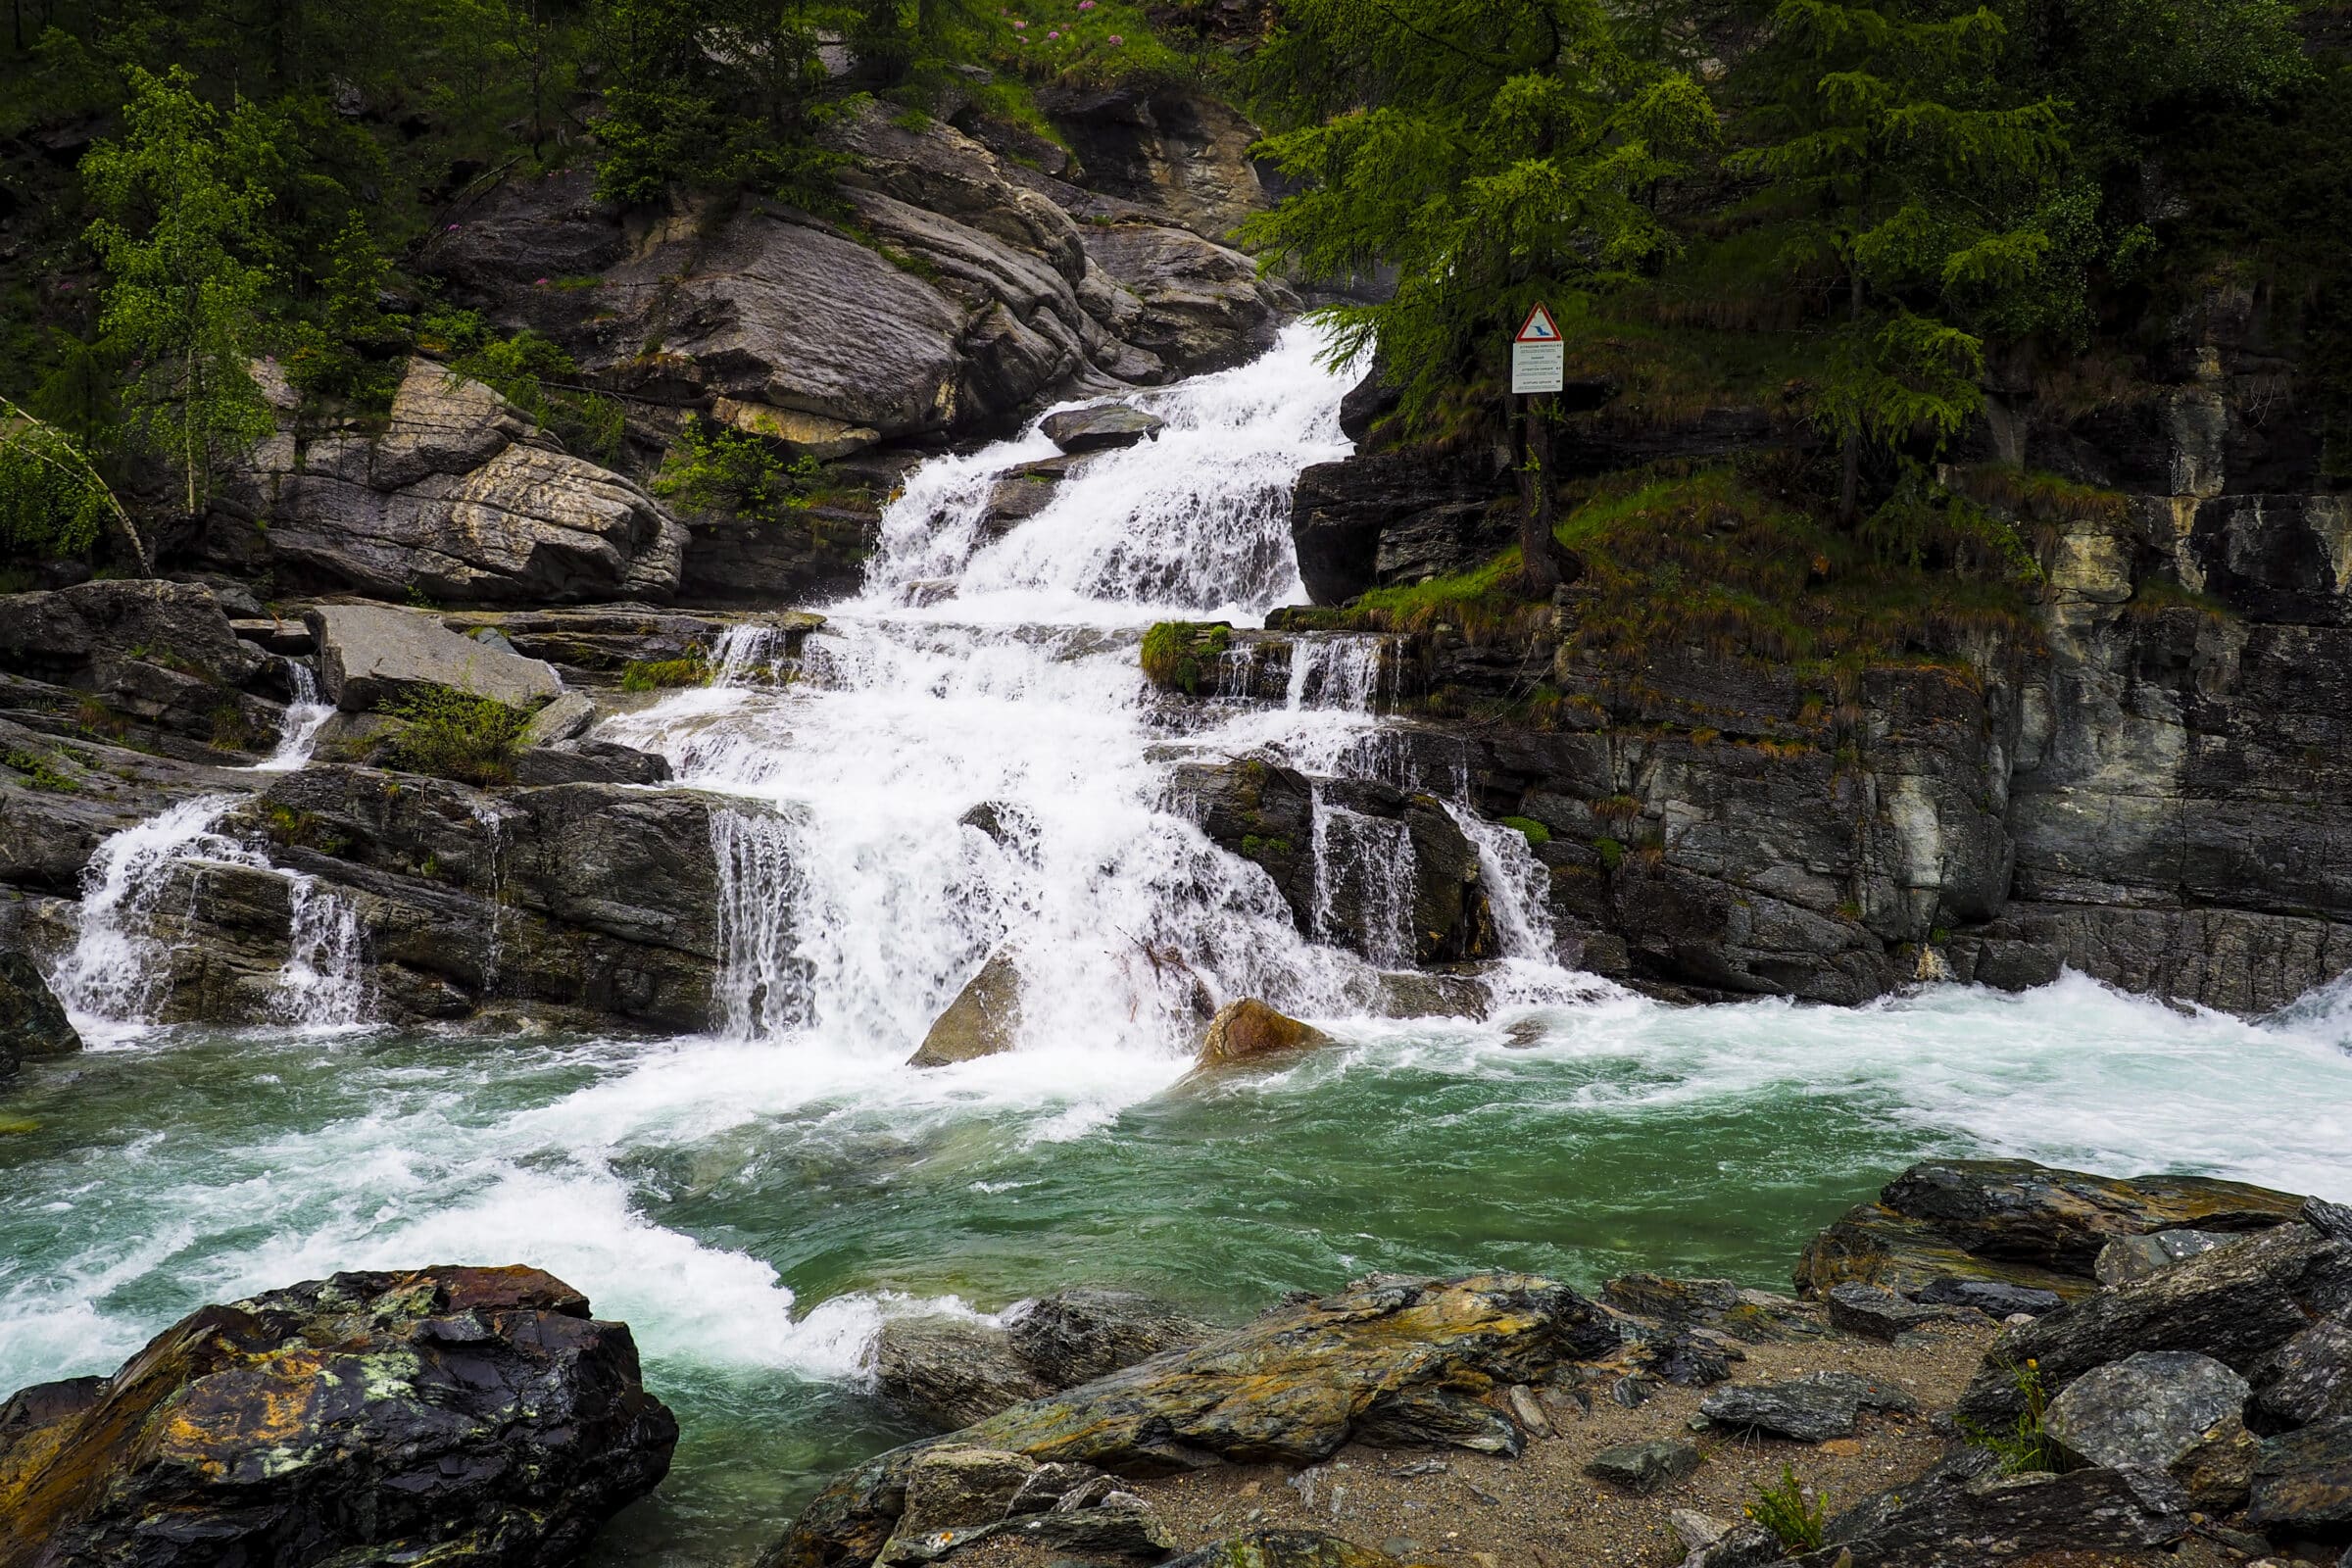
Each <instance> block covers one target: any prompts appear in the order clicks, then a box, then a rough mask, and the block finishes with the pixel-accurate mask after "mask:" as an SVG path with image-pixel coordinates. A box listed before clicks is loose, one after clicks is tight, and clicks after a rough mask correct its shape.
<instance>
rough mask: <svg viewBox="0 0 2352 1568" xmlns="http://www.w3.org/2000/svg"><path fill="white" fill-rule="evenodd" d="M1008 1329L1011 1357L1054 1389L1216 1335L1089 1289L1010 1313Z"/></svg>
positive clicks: (1127, 1296) (1122, 1294)
mask: <svg viewBox="0 0 2352 1568" xmlns="http://www.w3.org/2000/svg"><path fill="white" fill-rule="evenodd" d="M1009 1330H1010V1340H1011V1346H1012V1351H1013V1354H1015V1355H1016V1356H1018V1357H1019V1358H1020V1360H1021V1362H1022V1364H1023V1365H1025V1366H1027V1367H1029V1368H1030V1369H1031V1370H1032V1371H1034V1372H1035V1373H1037V1375H1038V1376H1039V1377H1041V1378H1043V1379H1044V1380H1045V1382H1046V1385H1047V1387H1049V1388H1054V1389H1067V1388H1074V1387H1076V1386H1077V1385H1079V1384H1081V1383H1089V1382H1092V1381H1093V1380H1094V1379H1096V1378H1100V1377H1107V1376H1109V1375H1110V1374H1111V1373H1113V1372H1116V1371H1119V1370H1120V1369H1122V1368H1125V1367H1131V1366H1134V1365H1135V1364H1136V1363H1138V1362H1140V1361H1144V1360H1148V1359H1150V1358H1151V1357H1152V1356H1154V1355H1159V1354H1161V1353H1163V1352H1165V1351H1168V1350H1184V1349H1191V1348H1193V1347H1195V1346H1197V1345H1199V1344H1201V1342H1202V1341H1204V1340H1206V1339H1208V1338H1209V1337H1210V1336H1211V1335H1213V1334H1214V1333H1215V1332H1216V1330H1215V1329H1213V1328H1212V1327H1210V1326H1209V1325H1208V1324H1206V1323H1203V1322H1201V1320H1200V1319H1198V1318H1194V1317H1190V1316H1188V1315H1186V1314H1185V1313H1183V1312H1180V1311H1178V1310H1176V1309H1175V1308H1174V1307H1172V1306H1170V1305H1169V1304H1168V1303H1167V1302H1165V1301H1162V1300H1160V1299H1157V1298H1155V1297H1150V1296H1146V1295H1143V1294H1142V1293H1141V1292H1137V1291H1118V1290H1104V1289H1101V1288H1097V1287H1090V1286H1074V1287H1072V1288H1071V1289H1069V1290H1066V1291H1056V1292H1054V1294H1053V1295H1051V1296H1047V1297H1042V1298H1040V1299H1037V1300H1035V1301H1032V1302H1030V1303H1029V1304H1028V1305H1027V1306H1024V1307H1022V1308H1020V1309H1019V1310H1018V1311H1016V1312H1014V1313H1013V1314H1012V1316H1011V1320H1010V1325H1009ZM992 1413H993V1412H992Z"/></svg>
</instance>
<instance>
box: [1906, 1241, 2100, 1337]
mask: <svg viewBox="0 0 2352 1568" xmlns="http://www.w3.org/2000/svg"><path fill="white" fill-rule="evenodd" d="M2108 1245H2109V1246H2114V1245H2116V1244H2114V1243H2109V1244H2108ZM2101 1255H2102V1256H2104V1255H2105V1254H2104V1253H2102V1254H2101ZM1914 1299H1916V1300H1919V1301H1922V1302H1925V1303H1926V1304H1928V1305H1930V1306H1966V1307H1973V1308H1975V1309H1976V1310H1977V1311H1980V1312H1982V1313H1984V1314H1985V1316H1986V1317H1994V1318H2003V1319H2006V1318H2011V1317H2015V1316H2017V1315H2019V1314H2020V1313H2023V1314H2024V1315H2025V1316H2027V1317H2039V1316H2041V1314H2042V1313H2044V1312H2054V1311H2056V1310H2057V1309H2058V1308H2059V1307H2061V1306H2063V1305H2065V1304H2066V1299H2065V1298H2064V1297H2062V1296H2060V1295H2059V1294H2058V1293H2057V1292H2056V1291H2036V1290H2030V1289H2028V1288H2027V1287H2025V1286H2023V1285H2002V1284H1999V1283H1998V1282H1996V1281H1993V1280H1955V1279H1936V1280H1930V1281H1929V1282H1928V1283H1927V1284H1926V1285H1924V1286H1922V1287H1921V1288H1920V1290H1919V1292H1918V1294H1917V1296H1916V1297H1915V1298H1914Z"/></svg>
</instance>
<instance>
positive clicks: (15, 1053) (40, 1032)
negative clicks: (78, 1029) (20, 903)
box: [0, 948, 81, 1078]
mask: <svg viewBox="0 0 2352 1568" xmlns="http://www.w3.org/2000/svg"><path fill="white" fill-rule="evenodd" d="M80 1049H81V1036H80V1035H78V1034H76V1033H74V1031H73V1023H72V1021H71V1020H69V1019H68V1018H67V1017H66V1009H65V1008H64V1007H63V1006H62V1005H59V1003H58V1000H57V998H56V997H55V996H53V995H51V994H50V991H49V982H48V981H47V980H46V979H44V978H42V975H41V971H40V967H39V965H37V964H35V963H34V962H33V961H32V957H31V956H30V955H29V954H26V953H25V952H23V951H21V950H18V949H15V948H11V949H9V950H8V951H5V952H0V1078H6V1077H7V1076H8V1075H9V1074H10V1073H13V1072H15V1071H16V1070H17V1065H18V1063H20V1062H23V1061H26V1060H29V1059H31V1058H34V1057H39V1056H69V1055H72V1054H73V1053H74V1052H76V1051H79V1050H80Z"/></svg>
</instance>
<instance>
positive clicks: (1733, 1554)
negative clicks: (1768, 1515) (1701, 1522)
mask: <svg viewBox="0 0 2352 1568" xmlns="http://www.w3.org/2000/svg"><path fill="white" fill-rule="evenodd" d="M1787 1555H1788V1548H1787V1547H1786V1546H1784V1545H1782V1544H1781V1538H1780V1537H1778V1536H1776V1535H1774V1534H1773V1533H1772V1532H1771V1531H1769V1530H1767V1529H1765V1528H1764V1527H1763V1526H1762V1525H1760V1524H1757V1523H1756V1522H1755V1521H1754V1520H1752V1519H1751V1520H1743V1521H1741V1522H1740V1523H1739V1524H1736V1525H1734V1526H1732V1528H1731V1529H1729V1530H1727V1531H1725V1532H1724V1533H1723V1534H1722V1535H1720V1536H1718V1537H1716V1538H1715V1539H1714V1540H1713V1541H1710V1542H1708V1543H1707V1544H1705V1545H1703V1546H1701V1547H1699V1548H1698V1549H1697V1550H1695V1551H1693V1552H1691V1555H1689V1556H1688V1557H1685V1558H1684V1559H1683V1564H1682V1568H1765V1565H1766V1564H1768V1563H1776V1562H1779V1561H1781V1560H1782V1559H1783V1558H1784V1557H1786V1556H1787Z"/></svg>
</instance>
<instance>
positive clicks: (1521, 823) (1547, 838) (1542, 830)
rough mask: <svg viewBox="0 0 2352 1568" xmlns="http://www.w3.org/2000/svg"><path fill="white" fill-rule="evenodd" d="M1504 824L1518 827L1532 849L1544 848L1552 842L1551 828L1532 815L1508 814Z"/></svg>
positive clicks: (1503, 821) (1503, 820)
mask: <svg viewBox="0 0 2352 1568" xmlns="http://www.w3.org/2000/svg"><path fill="white" fill-rule="evenodd" d="M1502 825H1503V826H1504V827H1511V828H1517V829H1518V830H1519V832H1520V834H1521V835H1522V836H1523V837H1525V838H1526V840H1527V847H1528V848H1529V849H1531V850H1537V849H1542V848H1543V847H1544V845H1546V844H1549V843H1550V842H1551V829H1549V828H1547V827H1545V826H1544V824H1543V823H1541V822H1539V821H1537V820H1536V819H1535V818H1534V817H1532V816H1506V817H1504V818H1503V819H1502Z"/></svg>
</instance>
